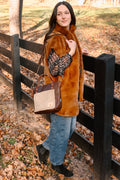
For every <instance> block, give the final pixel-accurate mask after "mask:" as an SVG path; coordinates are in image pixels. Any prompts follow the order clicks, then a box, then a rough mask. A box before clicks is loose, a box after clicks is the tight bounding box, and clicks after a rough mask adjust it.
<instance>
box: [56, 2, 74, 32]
mask: <svg viewBox="0 0 120 180" xmlns="http://www.w3.org/2000/svg"><path fill="white" fill-rule="evenodd" d="M56 21H57V23H58V24H59V25H60V26H61V27H66V28H67V29H69V27H70V23H71V14H70V11H69V9H68V8H67V7H66V6H65V5H63V4H61V5H60V6H58V8H57V16H56Z"/></svg>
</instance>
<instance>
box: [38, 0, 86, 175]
mask: <svg viewBox="0 0 120 180" xmlns="http://www.w3.org/2000/svg"><path fill="white" fill-rule="evenodd" d="M75 24H76V18H75V15H74V12H73V9H72V7H71V5H70V4H69V3H68V2H66V1H62V2H59V3H57V4H56V6H55V8H54V10H53V13H52V16H51V18H50V21H49V31H48V33H47V34H46V36H45V40H44V43H45V58H44V59H45V60H44V67H45V68H44V73H45V74H48V75H50V76H51V78H52V79H53V81H58V80H59V81H62V84H61V98H62V108H61V109H60V111H59V112H57V113H55V114H51V115H50V118H51V128H50V134H49V137H48V138H47V139H46V140H45V141H44V142H43V144H41V145H37V146H36V149H37V153H38V157H39V161H40V162H43V163H46V161H47V158H48V154H49V159H50V162H51V167H52V169H54V170H56V171H57V172H58V173H61V174H64V176H66V177H70V176H73V173H72V172H71V171H69V170H68V169H67V168H66V167H65V166H64V165H63V160H64V155H65V152H66V148H67V144H68V140H69V138H70V137H71V135H72V133H73V131H74V129H75V126H76V116H77V115H78V114H79V101H82V100H83V60H82V52H81V48H80V46H79V43H78V39H77V37H76V35H75V28H76V27H75ZM84 53H87V52H84ZM45 82H46V84H47V83H50V80H49V79H48V78H47V77H46V78H45Z"/></svg>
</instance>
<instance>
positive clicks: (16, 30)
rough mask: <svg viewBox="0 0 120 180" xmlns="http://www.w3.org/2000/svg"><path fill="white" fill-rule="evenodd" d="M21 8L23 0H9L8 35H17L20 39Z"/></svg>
mask: <svg viewBox="0 0 120 180" xmlns="http://www.w3.org/2000/svg"><path fill="white" fill-rule="evenodd" d="M22 6H23V0H9V29H10V35H13V34H19V37H20V38H22V25H21V20H22Z"/></svg>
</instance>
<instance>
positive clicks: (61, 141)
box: [43, 114, 76, 165]
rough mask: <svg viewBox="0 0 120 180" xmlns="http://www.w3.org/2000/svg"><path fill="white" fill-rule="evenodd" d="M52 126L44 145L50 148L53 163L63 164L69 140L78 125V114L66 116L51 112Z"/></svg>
mask: <svg viewBox="0 0 120 180" xmlns="http://www.w3.org/2000/svg"><path fill="white" fill-rule="evenodd" d="M50 118H51V127H50V134H49V136H48V138H47V139H46V140H45V141H44V142H43V146H44V147H45V148H46V149H47V150H49V159H50V162H51V163H52V164H53V165H61V164H62V163H63V160H64V156H65V152H66V148H67V144H68V140H69V138H70V137H71V135H72V133H73V131H74V129H75V127H76V116H74V117H64V116H60V115H57V114H51V115H50Z"/></svg>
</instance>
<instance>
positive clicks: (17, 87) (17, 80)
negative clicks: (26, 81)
mask: <svg viewBox="0 0 120 180" xmlns="http://www.w3.org/2000/svg"><path fill="white" fill-rule="evenodd" d="M11 51H12V70H13V96H14V101H15V105H16V108H17V109H18V110H19V109H21V77H20V53H19V35H18V34H15V35H13V36H11Z"/></svg>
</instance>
